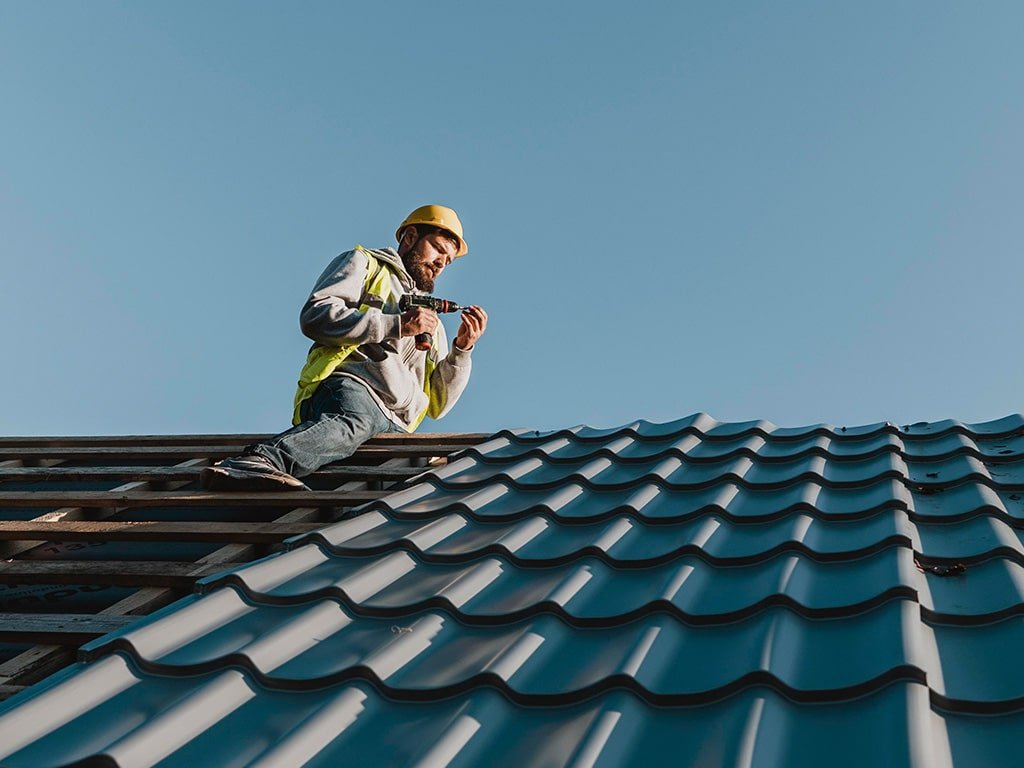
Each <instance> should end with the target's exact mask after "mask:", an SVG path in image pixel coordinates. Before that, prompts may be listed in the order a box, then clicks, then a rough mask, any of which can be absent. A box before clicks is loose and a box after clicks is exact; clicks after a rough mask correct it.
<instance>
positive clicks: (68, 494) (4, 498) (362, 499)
mask: <svg viewBox="0 0 1024 768" xmlns="http://www.w3.org/2000/svg"><path fill="white" fill-rule="evenodd" d="M388 493H390V492H389V491H350V492H339V491H294V492H288V491H266V492H260V491H251V492H239V491H233V492H229V491H120V492H118V491H0V507H15V508H19V509H24V508H32V507H100V508H103V507H119V508H122V509H136V508H139V507H288V506H291V507H295V506H297V505H299V504H302V505H304V506H309V507H358V506H359V505H360V504H366V503H367V502H370V501H376V500H377V499H380V498H382V497H384V496H387V495H388Z"/></svg>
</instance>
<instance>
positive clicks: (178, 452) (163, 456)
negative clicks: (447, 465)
mask: <svg viewBox="0 0 1024 768" xmlns="http://www.w3.org/2000/svg"><path fill="white" fill-rule="evenodd" d="M466 447H467V446H465V445H456V444H453V443H423V444H421V445H402V444H399V445H391V444H387V445H364V446H363V447H361V448H359V450H357V451H356V452H355V453H354V454H352V456H351V457H350V458H348V459H346V460H345V462H349V463H360V462H367V461H373V460H374V459H376V460H378V461H383V460H385V459H394V458H411V457H416V456H447V455H449V454H451V453H454V452H455V451H461V450H463V449H464V448H466ZM243 448H244V446H242V445H173V446H171V445H168V446H149V445H146V446H71V447H61V446H58V447H54V448H46V447H32V448H16V447H15V448H0V461H4V460H13V459H16V460H20V461H31V460H36V459H60V460H62V461H100V460H103V461H109V462H123V461H125V460H126V459H141V460H146V461H150V460H158V461H182V460H184V459H223V458H225V457H227V456H237V455H238V454H240V453H241V452H242V449H243ZM332 466H346V464H343V463H340V462H339V463H338V464H336V465H332Z"/></svg>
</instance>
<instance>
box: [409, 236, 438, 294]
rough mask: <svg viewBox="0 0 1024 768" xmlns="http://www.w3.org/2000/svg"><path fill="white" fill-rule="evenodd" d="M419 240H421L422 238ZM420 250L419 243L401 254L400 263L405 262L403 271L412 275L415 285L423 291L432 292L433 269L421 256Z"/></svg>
mask: <svg viewBox="0 0 1024 768" xmlns="http://www.w3.org/2000/svg"><path fill="white" fill-rule="evenodd" d="M420 242H423V241H422V240H421V241H420ZM419 250H420V246H419V243H417V244H416V247H415V248H414V249H413V250H411V251H409V252H408V253H406V254H405V255H404V256H402V263H403V264H405V271H406V272H408V273H409V276H410V277H412V281H413V282H414V283H415V284H416V287H417V288H419V289H420V290H421V291H423V292H425V293H433V292H434V277H435V274H434V270H433V269H432V268H431V267H430V266H429V265H428V264H427V261H426V259H424V258H423V254H422V253H418V251H419Z"/></svg>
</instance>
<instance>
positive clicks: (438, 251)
mask: <svg viewBox="0 0 1024 768" xmlns="http://www.w3.org/2000/svg"><path fill="white" fill-rule="evenodd" d="M457 251H458V245H456V244H455V242H454V241H453V240H452V239H451V238H450V237H448V236H447V235H445V234H443V233H440V232H433V233H431V234H429V235H424V236H423V237H420V238H419V239H417V240H416V242H415V244H414V245H413V246H412V247H411V248H409V249H408V250H406V251H405V252H404V253H402V263H403V264H404V265H405V271H406V272H408V273H409V276H410V277H412V279H413V282H414V283H415V284H416V287H417V288H418V289H419V290H421V291H424V292H425V293H433V292H434V281H435V280H436V279H437V277H438V275H440V274H441V272H443V271H444V268H445V267H446V266H448V265H449V264H450V263H451V260H452V259H453V258H455V254H456V252H457Z"/></svg>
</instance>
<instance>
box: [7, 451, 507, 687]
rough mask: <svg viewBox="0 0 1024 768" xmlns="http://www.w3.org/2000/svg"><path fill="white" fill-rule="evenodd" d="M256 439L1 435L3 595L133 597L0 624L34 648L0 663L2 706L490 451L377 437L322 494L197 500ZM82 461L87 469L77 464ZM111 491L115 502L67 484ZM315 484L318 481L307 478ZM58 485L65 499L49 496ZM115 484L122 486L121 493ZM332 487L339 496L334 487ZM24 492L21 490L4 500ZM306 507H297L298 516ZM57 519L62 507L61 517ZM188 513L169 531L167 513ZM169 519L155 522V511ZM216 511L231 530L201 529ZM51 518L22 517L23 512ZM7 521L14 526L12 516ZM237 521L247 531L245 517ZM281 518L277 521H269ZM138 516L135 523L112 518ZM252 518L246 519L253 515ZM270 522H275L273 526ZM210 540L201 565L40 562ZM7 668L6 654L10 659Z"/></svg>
mask: <svg viewBox="0 0 1024 768" xmlns="http://www.w3.org/2000/svg"><path fill="white" fill-rule="evenodd" d="M264 437H267V436H266V435H262V434H222V435H124V436H109V437H106V436H80V437H73V436H72V437H0V508H2V509H5V510H7V513H6V514H2V513H0V558H3V561H0V589H4V588H5V585H14V584H17V585H36V584H38V585H44V584H60V585H103V586H118V587H131V588H137V591H135V592H132V593H131V594H130V595H128V596H127V597H125V598H124V599H121V600H118V601H116V602H114V603H113V604H111V605H107V606H106V607H104V608H101V609H100V610H98V611H96V612H95V613H91V614H88V613H73V612H71V611H70V608H69V607H67V606H66V607H65V609H66V610H67V611H68V612H57V613H52V612H32V611H29V612H25V611H23V610H18V611H15V610H11V611H7V612H0V644H2V643H15V644H27V643H31V644H34V645H33V646H32V647H31V648H29V649H28V650H25V651H22V652H20V653H17V654H15V655H13V656H10V657H9V658H6V660H0V699H3V698H6V697H8V696H10V695H13V694H15V693H17V692H19V691H21V690H24V688H25V687H26V686H30V685H32V684H34V683H35V682H38V681H39V680H41V679H43V678H44V677H47V676H48V675H50V674H52V673H53V672H55V671H57V670H59V669H61V668H62V667H64V666H66V665H68V664H70V663H72V662H73V661H74V658H75V652H76V650H77V648H78V646H79V645H81V644H82V643H84V642H87V641H88V640H91V639H93V638H95V637H98V636H100V635H103V634H106V633H107V632H109V631H112V630H113V629H115V628H119V627H121V626H124V625H126V624H128V623H130V622H131V621H133V620H135V619H137V618H139V617H140V616H144V615H146V614H148V613H151V612H152V611H154V610H156V609H158V608H161V607H163V606H164V605H167V604H168V603H170V602H173V601H174V600H176V599H178V598H180V597H182V596H184V595H185V594H188V593H189V592H191V590H192V587H193V586H194V584H195V581H196V580H197V579H200V578H203V577H204V576H208V575H211V574H213V573H217V572H219V571H222V570H226V569H229V568H233V567H236V566H237V565H239V564H241V563H245V562H248V561H251V560H254V559H257V558H259V557H262V556H264V555H266V554H268V553H269V552H272V551H274V549H275V547H277V545H278V544H279V543H280V542H281V541H282V540H284V539H286V538H289V537H291V536H295V535H298V534H300V533H305V532H308V531H310V530H315V529H317V528H320V527H322V526H323V525H325V524H327V523H329V522H332V521H334V520H336V519H339V518H341V517H343V516H344V515H345V514H347V512H348V510H349V509H351V508H353V507H355V506H359V505H361V504H365V503H367V502H369V501H373V500H375V499H378V498H381V497H383V496H386V495H387V494H388V493H390V492H392V491H393V490H395V489H396V488H397V487H400V486H401V485H402V484H403V483H405V482H406V481H408V480H409V479H410V478H412V477H415V476H416V475H418V474H420V473H422V472H423V471H424V470H425V469H426V468H427V467H429V466H434V465H438V464H443V463H445V462H446V461H447V457H448V456H449V455H450V454H452V453H455V452H457V451H460V450H462V449H464V448H466V447H467V446H471V445H476V444H479V443H481V442H483V441H484V440H486V439H487V438H488V437H489V435H486V434H477V433H419V434H397V433H396V434H382V435H378V436H376V437H374V438H371V439H370V440H369V441H367V443H366V444H364V445H363V446H362V447H361V448H360V449H359V450H358V451H356V453H355V454H353V456H351V457H350V458H349V459H347V460H346V461H345V462H341V463H338V464H334V465H329V466H327V467H324V468H322V469H321V470H320V471H318V472H317V473H315V474H314V475H312V476H311V477H312V479H313V480H315V481H316V483H315V484H316V486H317V487H321V488H322V487H323V486H324V485H327V486H328V488H329V489H327V490H314V491H311V492H302V493H283V492H282V493H274V492H271V493H226V492H208V491H203V490H201V489H199V488H198V476H199V472H200V471H201V470H202V468H203V467H205V466H208V465H209V464H211V463H212V462H214V461H216V460H218V459H220V458H223V457H226V456H231V455H237V454H238V453H239V452H240V451H241V450H242V448H243V447H244V446H245V445H249V444H251V443H253V442H255V441H258V440H259V439H261V438H264ZM80 462H86V463H87V465H85V466H78V464H77V463H80ZM79 482H81V483H89V484H91V486H94V485H95V483H97V482H102V483H110V484H112V485H114V487H111V488H109V489H108V490H99V491H97V490H95V489H94V488H93V487H90V489H88V490H85V489H83V490H74V489H72V490H69V489H68V488H67V486H68V485H72V486H73V485H74V484H75V483H79ZM311 482H312V480H311ZM55 483H56V484H59V485H60V486H61V487H60V489H59V490H55V489H53V488H50V487H48V486H49V485H51V484H55ZM117 483H120V484H117ZM335 483H337V485H335ZM11 484H17V485H18V486H19V488H18V489H17V490H8V489H7V488H8V487H9V486H10V485H11ZM299 504H301V505H303V506H297V505H299ZM54 507H56V508H55V509H54ZM167 507H171V508H173V510H175V511H176V512H178V513H180V515H181V517H180V519H177V520H170V519H168V516H167V514H166V511H167V510H166V508H167ZM161 508H164V514H163V515H161V516H160V517H159V519H148V515H149V510H159V509H161ZM221 508H228V509H230V510H231V512H232V514H231V515H230V516H229V517H230V519H228V520H207V519H203V520H195V519H193V514H203V515H211V514H212V515H214V516H216V515H217V514H218V510H219V509H221ZM28 509H38V510H42V509H47V510H48V511H45V512H43V511H41V513H40V514H39V515H36V516H30V517H29V518H28V519H24V510H28ZM11 510H15V511H16V512H17V513H18V514H16V515H14V516H15V517H17V519H9V518H10V517H12V515H11ZM240 510H241V511H242V513H243V519H239V511H240ZM276 512H280V514H275V513H276ZM122 513H130V514H131V516H132V519H131V520H119V519H117V518H118V517H119V516H120V515H121V514H122ZM250 513H251V515H252V518H251V519H245V515H247V514H250ZM268 514H269V515H270V516H271V519H270V520H269V521H268V519H267V518H268ZM60 541H64V542H71V541H75V542H86V543H92V544H101V543H106V542H116V541H128V542H160V543H164V542H166V543H171V542H193V543H195V542H202V543H209V544H211V545H212V544H214V543H216V544H220V545H221V546H220V547H219V548H217V549H215V550H213V551H212V552H209V553H208V554H206V555H204V556H203V557H200V558H198V559H196V560H195V561H189V562H182V561H180V560H127V561H126V560H122V559H109V560H102V559H89V560H73V559H56V560H55V559H39V558H38V557H36V555H38V554H39V552H40V549H41V548H43V547H46V546H47V545H48V543H52V542H60ZM7 655H8V656H9V654H7Z"/></svg>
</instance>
